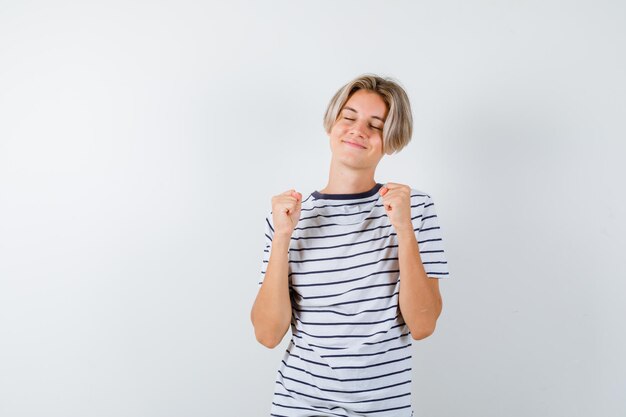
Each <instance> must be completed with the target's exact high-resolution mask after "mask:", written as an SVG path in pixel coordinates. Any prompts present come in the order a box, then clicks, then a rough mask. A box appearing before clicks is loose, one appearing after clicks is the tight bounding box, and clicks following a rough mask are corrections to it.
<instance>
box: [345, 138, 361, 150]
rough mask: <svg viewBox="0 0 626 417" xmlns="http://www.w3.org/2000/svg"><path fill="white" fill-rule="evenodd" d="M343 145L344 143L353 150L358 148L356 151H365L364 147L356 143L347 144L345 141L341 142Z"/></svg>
mask: <svg viewBox="0 0 626 417" xmlns="http://www.w3.org/2000/svg"><path fill="white" fill-rule="evenodd" d="M342 142H343V143H345V144H346V145H348V146H351V147H353V148H358V149H365V146H361V145H359V144H357V143H353V142H348V141H347V140H344V141H342Z"/></svg>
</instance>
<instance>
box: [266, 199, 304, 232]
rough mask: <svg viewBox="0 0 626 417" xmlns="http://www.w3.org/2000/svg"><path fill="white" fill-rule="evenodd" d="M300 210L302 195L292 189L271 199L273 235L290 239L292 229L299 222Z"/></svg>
mask: <svg viewBox="0 0 626 417" xmlns="http://www.w3.org/2000/svg"><path fill="white" fill-rule="evenodd" d="M301 209H302V194H300V193H299V192H297V191H296V190H294V189H293V188H292V189H291V190H287V191H285V192H284V193H281V194H278V195H275V196H274V197H272V219H273V220H274V235H276V234H283V235H287V236H290V237H291V234H292V233H293V229H295V228H296V225H297V224H298V221H299V220H300V210H301Z"/></svg>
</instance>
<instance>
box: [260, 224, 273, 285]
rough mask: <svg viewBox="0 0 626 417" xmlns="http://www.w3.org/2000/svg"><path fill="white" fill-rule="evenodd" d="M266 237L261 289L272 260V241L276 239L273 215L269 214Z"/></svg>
mask: <svg viewBox="0 0 626 417" xmlns="http://www.w3.org/2000/svg"><path fill="white" fill-rule="evenodd" d="M264 229H265V237H264V238H263V239H264V248H263V256H262V260H263V262H261V278H260V279H259V284H258V286H259V287H261V284H263V280H264V279H265V271H266V270H267V265H268V263H269V260H270V253H271V250H272V240H273V239H274V227H273V226H272V213H271V212H270V214H268V215H267V216H266V217H265V227H264Z"/></svg>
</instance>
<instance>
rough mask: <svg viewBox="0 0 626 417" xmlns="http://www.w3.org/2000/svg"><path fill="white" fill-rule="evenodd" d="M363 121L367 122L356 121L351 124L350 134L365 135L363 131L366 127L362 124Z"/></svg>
mask: <svg viewBox="0 0 626 417" xmlns="http://www.w3.org/2000/svg"><path fill="white" fill-rule="evenodd" d="M364 123H367V122H356V123H354V124H353V125H352V127H351V128H350V136H359V137H362V138H364V137H365V136H366V134H365V132H366V131H367V130H366V127H365V126H363V124H364Z"/></svg>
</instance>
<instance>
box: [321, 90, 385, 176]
mask: <svg viewBox="0 0 626 417" xmlns="http://www.w3.org/2000/svg"><path fill="white" fill-rule="evenodd" d="M386 118H387V106H386V104H385V102H384V101H383V99H382V97H381V96H380V95H378V93H374V92H372V91H367V90H363V89H361V90H357V91H356V92H355V93H353V94H352V96H351V97H350V98H349V99H348V101H346V103H345V104H344V106H343V108H342V109H341V111H340V112H339V115H338V118H337V120H336V121H335V124H334V125H333V127H332V129H331V131H330V134H329V135H328V136H329V138H330V147H331V151H332V153H333V159H337V160H338V161H337V162H342V163H343V164H345V165H349V166H351V167H354V168H375V167H376V166H377V165H378V162H380V160H381V159H382V157H383V155H384V154H383V126H384V122H385V120H386Z"/></svg>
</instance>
